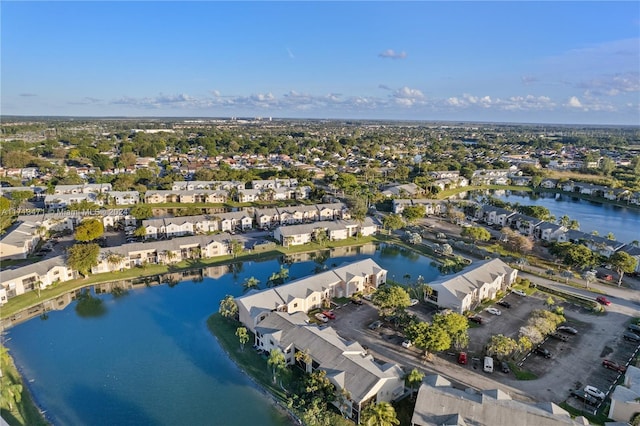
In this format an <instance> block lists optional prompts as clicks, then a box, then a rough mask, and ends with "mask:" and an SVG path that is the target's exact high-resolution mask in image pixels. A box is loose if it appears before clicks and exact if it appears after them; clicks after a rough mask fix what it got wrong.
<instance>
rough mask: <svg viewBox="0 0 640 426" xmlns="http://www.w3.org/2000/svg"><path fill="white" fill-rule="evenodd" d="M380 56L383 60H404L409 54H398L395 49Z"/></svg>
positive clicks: (388, 50)
mask: <svg viewBox="0 0 640 426" xmlns="http://www.w3.org/2000/svg"><path fill="white" fill-rule="evenodd" d="M378 56H379V57H381V58H391V59H404V58H406V57H407V54H406V53H405V52H396V51H395V50H393V49H387V50H385V51H384V52H381V53H379V54H378Z"/></svg>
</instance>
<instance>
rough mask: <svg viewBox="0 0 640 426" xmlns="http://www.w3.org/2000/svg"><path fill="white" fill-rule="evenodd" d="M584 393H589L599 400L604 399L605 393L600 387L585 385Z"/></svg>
mask: <svg viewBox="0 0 640 426" xmlns="http://www.w3.org/2000/svg"><path fill="white" fill-rule="evenodd" d="M584 391H585V393H587V394H589V395H591V396H592V397H594V398H597V399H599V400H600V401H604V398H605V397H606V395H605V394H604V392H602V391H601V390H600V389H598V388H597V387H595V386H591V385H587V386H585V387H584Z"/></svg>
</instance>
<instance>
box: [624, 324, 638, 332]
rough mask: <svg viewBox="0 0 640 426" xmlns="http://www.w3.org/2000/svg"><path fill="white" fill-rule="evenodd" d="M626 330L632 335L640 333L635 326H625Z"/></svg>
mask: <svg viewBox="0 0 640 426" xmlns="http://www.w3.org/2000/svg"><path fill="white" fill-rule="evenodd" d="M627 330H629V331H630V332H632V333H640V326H639V325H637V324H629V325H628V326H627Z"/></svg>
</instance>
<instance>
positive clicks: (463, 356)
mask: <svg viewBox="0 0 640 426" xmlns="http://www.w3.org/2000/svg"><path fill="white" fill-rule="evenodd" d="M458 364H463V365H466V364H467V353H466V352H460V353H459V354H458Z"/></svg>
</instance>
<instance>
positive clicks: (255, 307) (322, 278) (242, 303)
mask: <svg viewBox="0 0 640 426" xmlns="http://www.w3.org/2000/svg"><path fill="white" fill-rule="evenodd" d="M386 281H387V271H386V270H385V269H382V268H381V267H380V266H379V265H378V264H377V263H376V262H374V261H373V260H372V259H364V260H361V261H358V262H354V263H349V264H346V265H343V266H340V267H338V268H335V269H332V270H329V271H326V272H322V273H319V274H316V275H311V276H308V277H306V278H302V279H299V280H296V281H292V282H290V283H288V284H284V285H280V286H278V287H274V288H269V289H265V290H260V291H257V290H252V291H250V292H248V293H247V294H245V295H244V296H240V297H237V298H236V299H235V301H236V304H237V305H238V314H239V317H240V322H242V323H243V324H244V325H245V326H246V327H247V328H249V329H250V330H251V331H253V330H254V329H255V326H256V324H258V323H259V322H260V321H262V320H263V319H264V318H265V317H266V316H267V315H268V314H269V313H270V312H272V311H279V312H289V313H293V312H308V311H309V310H311V309H314V308H319V307H321V306H322V304H323V302H325V301H328V300H329V299H331V298H333V297H350V296H352V295H353V294H354V293H356V292H359V291H364V290H365V289H366V288H367V287H370V288H373V289H376V288H378V286H380V285H382V284H384V283H385V282H386Z"/></svg>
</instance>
